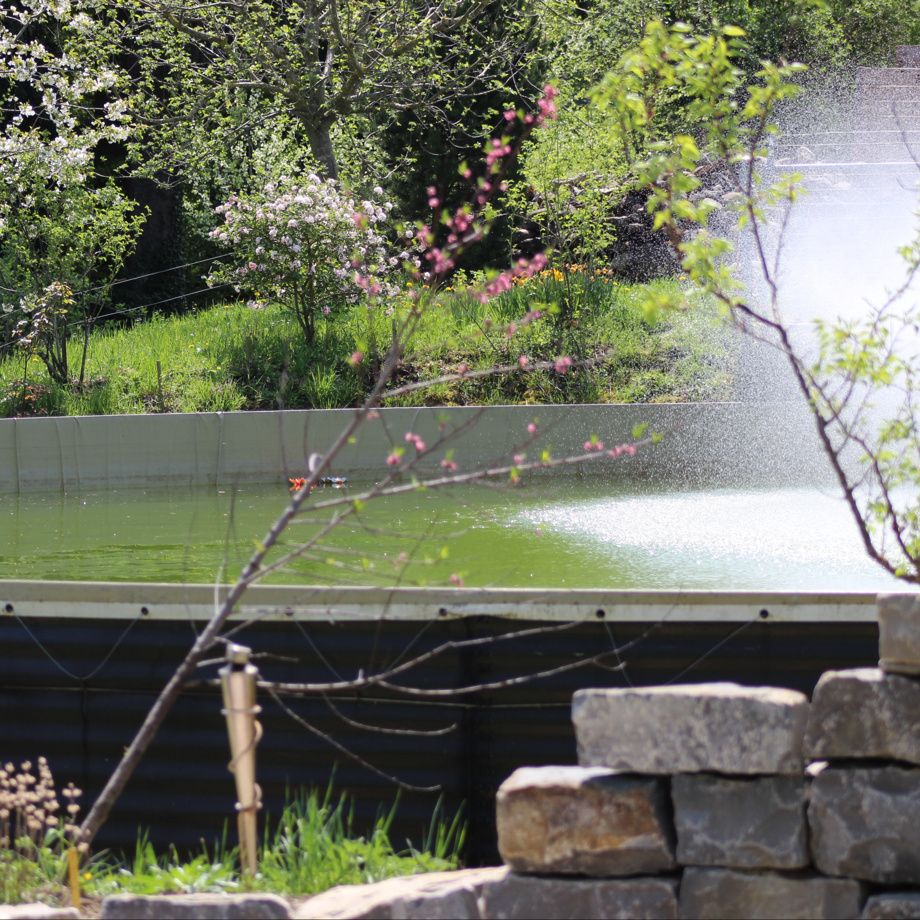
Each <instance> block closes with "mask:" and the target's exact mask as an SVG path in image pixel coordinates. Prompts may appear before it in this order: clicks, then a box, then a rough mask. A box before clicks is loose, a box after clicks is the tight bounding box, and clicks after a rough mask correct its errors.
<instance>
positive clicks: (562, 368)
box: [556, 355, 572, 374]
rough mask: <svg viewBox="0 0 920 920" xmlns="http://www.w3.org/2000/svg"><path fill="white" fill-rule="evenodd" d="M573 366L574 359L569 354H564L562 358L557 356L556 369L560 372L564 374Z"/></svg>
mask: <svg viewBox="0 0 920 920" xmlns="http://www.w3.org/2000/svg"><path fill="white" fill-rule="evenodd" d="M571 366H572V359H571V358H570V357H569V356H568V355H563V356H562V357H561V358H556V370H557V371H558V372H559V373H560V374H564V373H565V372H566V371H567V370H568V369H569V368H570V367H571Z"/></svg>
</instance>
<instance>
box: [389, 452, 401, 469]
mask: <svg viewBox="0 0 920 920" xmlns="http://www.w3.org/2000/svg"><path fill="white" fill-rule="evenodd" d="M387 466H399V454H397V453H396V451H393V453H392V454H390V455H389V456H388V457H387Z"/></svg>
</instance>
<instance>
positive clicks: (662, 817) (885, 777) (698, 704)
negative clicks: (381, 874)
mask: <svg viewBox="0 0 920 920" xmlns="http://www.w3.org/2000/svg"><path fill="white" fill-rule="evenodd" d="M879 625H880V638H881V645H880V657H881V661H880V667H879V668H877V669H875V668H862V669H854V670H850V671H832V672H828V673H827V674H825V675H823V676H822V678H821V680H820V681H819V683H818V685H817V687H816V688H815V693H814V697H813V701H812V703H811V704H810V705H809V702H808V700H807V698H806V697H805V696H804V695H803V694H800V693H797V692H794V691H791V690H781V689H775V688H749V687H741V686H739V685H736V684H725V683H719V684H700V685H689V686H687V685H685V686H679V687H650V688H636V689H624V690H610V689H599V690H582V691H579V692H578V693H576V694H575V697H574V699H573V704H572V718H573V722H574V726H575V734H576V739H577V742H578V762H579V766H577V767H539V768H524V769H521V770H518V771H516V772H515V773H514V774H512V776H511V777H509V779H508V780H506V782H505V783H504V784H503V785H502V787H501V789H500V790H499V794H498V802H497V817H498V821H497V823H498V833H499V850H500V852H501V854H502V857H503V859H504V862H505V863H506V865H507V866H508V867H509V869H510V874H509V875H507V876H505V877H503V880H502V883H501V886H499V887H502V888H504V890H505V891H506V892H507V891H510V889H509V887H508V886H509V885H510V886H512V887H514V888H515V892H516V894H515V897H514V898H511V899H510V900H507V899H506V900H505V902H504V903H505V909H504V910H502V911H500V912H495V913H490V912H488V911H486V912H483V913H482V916H496V917H497V916H502V917H509V918H510V917H516V916H526V912H522V911H519V910H518V909H517V907H515V905H519V906H524V905H526V906H527V907H528V908H534V906H535V905H537V904H538V903H540V898H541V897H543V898H544V899H547V898H548V899H549V900H545V903H546V905H547V908H548V909H549V911H550V913H546V912H545V911H544V912H543V913H542V914H541V915H542V916H550V915H552V916H559V917H562V916H569V917H575V916H589V915H590V916H594V917H620V916H629V917H675V918H677V917H680V918H693V917H700V918H721V917H802V918H806V917H808V918H812V917H813V918H845V917H853V918H858V917H862V918H866V920H868V918H877V920H882V918H907V917H917V918H920V597H918V596H917V595H897V596H895V595H891V596H881V597H880V598H879ZM488 887H489V886H486V889H484V891H483V898H482V899H481V900H480V904H481V907H482V908H487V907H488V903H487V902H488V897H487V895H488ZM550 893H551V895H550ZM509 905H510V906H509ZM550 905H551V906H550ZM566 905H568V912H566ZM576 905H577V908H576Z"/></svg>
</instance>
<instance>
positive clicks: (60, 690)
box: [0, 616, 878, 865]
mask: <svg viewBox="0 0 920 920" xmlns="http://www.w3.org/2000/svg"><path fill="white" fill-rule="evenodd" d="M127 625H128V624H127V622H126V621H118V620H93V619H88V618H80V619H44V618H31V619H29V620H28V621H25V620H22V621H20V620H17V619H16V618H15V617H13V616H5V617H2V618H0V650H2V654H0V663H2V664H0V760H2V761H10V760H12V761H21V760H24V759H31V760H33V761H34V759H35V758H36V757H38V756H39V755H44V756H46V757H47V758H48V760H49V762H50V764H51V768H52V770H53V772H54V774H55V777H56V779H57V781H58V782H59V783H60V784H66V783H67V782H69V781H73V782H75V783H77V784H78V785H80V786H81V788H82V789H84V790H85V796H84V799H85V801H87V802H88V801H90V800H91V798H92V796H93V795H94V794H95V793H96V792H98V790H99V789H100V788H101V786H102V784H103V783H104V781H105V779H106V778H107V777H108V775H109V773H110V772H111V770H112V769H113V767H114V765H115V763H116V762H117V759H118V757H119V755H120V753H121V751H122V750H123V748H124V746H125V745H127V744H128V743H129V741H130V739H131V738H132V736H133V734H134V732H135V730H136V729H137V727H138V726H139V725H140V722H141V721H142V719H143V716H144V714H145V712H146V710H147V708H148V707H149V706H150V704H151V702H152V700H153V698H154V696H155V694H156V693H157V691H158V690H159V688H160V687H161V686H162V685H163V683H164V682H165V681H166V679H167V678H168V676H169V674H170V672H171V669H172V668H173V667H174V666H175V665H176V664H177V663H178V661H179V660H180V659H181V658H182V657H183V655H184V654H185V652H186V651H187V649H188V647H189V645H190V643H191V641H192V638H193V636H192V626H191V624H189V623H177V622H172V623H163V622H159V623H157V622H149V621H143V620H142V621H139V622H137V623H136V624H135V625H134V626H133V627H132V628H131V629H130V630H129V631H128V633H127V635H123V633H124V631H125V628H126V626H127ZM538 625H540V624H536V623H521V622H518V623H515V624H513V625H512V624H509V623H508V622H507V621H501V620H497V619H490V618H484V617H474V618H467V619H463V620H449V621H439V622H436V623H433V624H431V626H430V627H429V628H427V629H426V630H425V631H424V632H423V633H422V634H421V635H420V630H421V629H422V627H421V625H420V624H419V623H407V622H401V623H393V622H391V623H379V622H374V623H370V622H369V623H367V624H363V623H354V622H349V623H340V624H338V625H335V624H330V623H320V624H318V623H310V624H300V626H298V625H297V624H295V623H293V622H288V623H271V624H263V625H260V626H255V627H250V628H248V629H247V630H246V631H245V632H244V633H242V634H240V635H239V636H237V637H235V639H236V641H241V642H244V643H245V644H247V645H249V646H251V647H252V649H253V651H254V652H256V653H261V654H263V655H264V656H265V657H262V658H259V659H258V660H257V663H258V665H259V667H260V670H261V672H262V674H263V676H264V677H265V678H266V679H269V680H286V681H308V680H313V681H315V680H323V679H329V678H332V677H333V676H334V675H333V674H331V673H330V667H331V668H332V669H333V670H334V671H335V672H336V673H338V674H340V675H342V676H343V677H346V678H350V677H354V676H355V675H356V674H357V673H358V671H359V669H362V668H363V669H364V670H365V673H368V672H370V671H372V670H373V669H375V668H379V667H381V666H382V665H385V664H387V663H392V662H393V661H395V660H396V659H397V658H398V657H399V656H400V655H403V654H404V653H406V652H407V649H408V648H409V647H410V643H413V644H412V645H411V649H410V650H409V652H408V654H412V653H417V652H421V651H423V650H425V649H428V648H431V647H433V646H435V645H437V644H439V643H440V642H443V641H444V640H445V639H459V638H466V637H470V636H476V635H483V636H488V635H494V634H498V633H501V632H503V631H506V630H508V629H510V628H514V629H521V628H526V627H535V626H538ZM647 629H648V626H647V624H645V625H638V624H616V625H613V624H607V623H605V622H602V621H598V622H596V623H592V624H587V625H579V626H577V627H576V628H573V629H571V630H569V631H565V632H547V633H544V634H542V635H535V636H528V637H524V638H517V639H514V640H513V641H503V642H498V643H493V644H489V645H483V646H478V647H476V648H472V649H471V648H467V649H464V650H461V651H454V652H450V653H448V654H445V655H443V656H441V657H440V658H438V659H435V660H433V661H431V662H429V663H427V664H425V665H424V666H422V667H420V668H418V669H417V670H416V671H414V672H413V673H412V675H411V676H412V681H413V683H415V684H416V685H420V686H457V685H458V684H460V683H464V682H476V681H492V680H497V679H501V678H503V677H510V676H513V675H517V674H522V673H527V672H532V671H534V670H541V669H546V668H550V667H553V666H555V665H561V664H563V663H566V662H572V661H576V660H577V659H578V658H579V657H585V656H587V655H593V654H596V653H597V652H598V651H599V650H601V649H603V648H607V647H610V643H611V634H613V635H614V636H615V638H616V640H617V642H618V644H621V643H623V642H627V641H629V640H631V639H634V638H635V637H637V636H639V635H641V634H642V633H643V632H644V631H645V630H647ZM736 630H738V624H737V623H721V624H715V623H713V624H708V623H707V624H688V623H675V624H668V623H665V624H662V625H661V626H660V627H659V628H657V629H655V630H654V631H653V632H652V633H651V635H648V636H647V637H646V638H644V639H643V641H641V642H640V643H639V644H638V645H637V646H635V647H634V648H632V649H630V650H629V651H628V652H627V653H626V654H625V655H624V658H625V660H626V661H627V665H628V666H627V671H626V674H627V675H628V678H629V679H630V680H631V681H632V682H634V683H635V684H637V685H643V684H658V683H664V682H666V681H669V680H671V679H673V678H675V677H676V676H678V675H681V673H682V672H683V671H684V669H685V668H687V667H688V666H690V665H693V664H694V662H697V663H696V664H695V665H694V666H693V667H692V668H691V669H690V670H689V671H687V672H686V673H684V674H683V675H682V676H681V677H680V680H682V681H687V682H699V681H704V680H706V681H708V680H736V681H738V682H740V683H745V684H751V685H758V684H771V685H777V686H786V687H794V688H797V689H801V690H804V691H806V692H810V691H811V689H812V688H813V686H814V684H815V682H816V681H817V679H818V676H819V675H820V674H821V673H822V671H824V670H827V669H830V668H841V667H854V666H863V665H872V664H874V663H875V662H876V661H877V657H878V650H877V649H878V633H877V628H876V626H875V625H874V624H850V625H843V624H836V625H834V624H832V625H827V624H823V625H819V624H795V625H790V624H781V623H761V622H756V623H752V624H751V625H750V626H748V627H746V628H743V629H742V630H741V631H740V632H737V633H736V634H735V635H734V636H733V637H732V638H728V637H729V636H731V635H732V633H735V631H736ZM30 632H31V635H30ZM120 637H121V642H120V644H118V645H117V647H116V648H115V650H114V653H113V654H112V655H111V657H110V658H109V659H108V661H106V663H105V664H104V666H103V667H102V668H101V669H100V670H99V671H98V673H96V674H95V675H94V676H92V677H91V678H89V679H81V678H85V676H86V675H88V674H89V673H90V672H92V671H93V670H94V669H95V668H97V666H98V665H99V664H100V662H102V661H103V660H104V659H105V657H106V655H108V654H109V652H110V651H111V650H112V649H113V647H115V646H116V643H118V640H119V638H120ZM727 638H728V641H725V640H726V639H727ZM39 643H41V645H43V646H44V648H45V651H43V650H42V648H41V647H39ZM720 643H723V644H721V645H720ZM316 649H319V650H320V652H321V653H322V657H323V658H324V659H325V661H326V662H327V663H324V662H323V661H322V660H321V659H320V657H319V656H318V655H317V652H316ZM707 653H711V654H709V655H708V657H703V656H706V655H707ZM49 655H50V656H53V657H54V658H55V659H56V661H52V660H51V659H50V658H49ZM701 658H702V660H699V659H701ZM291 659H294V660H291ZM612 663H615V661H614V662H612ZM65 671H66V672H69V673H65ZM214 674H215V668H214V667H211V668H207V669H204V670H203V672H202V676H203V677H205V678H210V677H213V676H214ZM624 680H625V678H624V674H623V672H622V671H616V670H605V669H603V668H600V667H598V666H591V667H588V668H583V669H576V670H572V671H568V672H565V673H562V674H558V675H556V676H554V677H552V678H550V679H544V680H540V681H537V682H535V683H530V684H526V685H524V686H521V687H515V688H513V689H504V690H500V691H490V692H483V693H479V694H475V695H473V696H472V697H467V698H462V699H461V698H453V699H450V700H447V701H444V702H430V701H411V700H408V699H405V698H400V699H392V698H390V699H386V698H384V696H383V694H380V693H367V694H362V695H360V696H356V695H354V694H351V695H346V696H344V697H337V698H335V699H333V700H332V703H333V705H334V706H335V707H337V708H338V710H339V712H340V713H341V715H342V716H345V717H346V718H347V719H349V720H352V721H354V722H357V723H368V724H370V725H373V726H381V725H383V726H391V727H401V728H411V729H415V730H420V729H438V728H442V727H445V726H447V725H450V724H452V723H454V722H456V723H457V729H456V730H455V731H453V732H452V733H450V734H447V735H442V736H437V737H419V736H415V735H393V734H381V733H378V732H373V731H366V730H363V729H361V728H358V727H356V726H355V725H350V724H348V723H347V722H346V721H343V719H342V718H340V717H339V716H338V715H336V713H335V712H334V711H333V710H332V709H331V708H330V706H329V705H328V704H327V702H325V701H324V700H323V699H321V698H312V699H307V700H301V699H293V700H290V701H289V705H290V706H291V708H292V709H294V710H295V711H296V712H297V713H298V714H299V715H300V716H302V717H303V718H304V719H306V720H307V721H308V722H309V723H310V724H311V725H313V726H315V727H316V728H318V729H319V730H321V731H324V732H327V733H329V734H331V735H332V736H333V737H334V738H335V739H336V740H337V741H339V742H340V743H341V744H343V745H345V746H347V747H348V748H349V749H350V750H352V751H354V752H355V753H357V754H358V755H359V756H361V757H363V758H365V759H366V760H368V761H370V762H371V763H373V764H374V766H376V767H377V768H379V769H380V770H382V771H384V772H386V773H391V774H395V775H396V776H398V777H399V778H400V779H402V780H404V781H405V782H409V783H412V784H415V785H420V786H428V785H438V784H439V785H441V786H442V788H443V796H444V802H445V805H446V807H447V811H448V812H449V813H453V812H454V811H455V810H456V809H457V808H458V807H459V806H460V804H461V803H465V808H466V810H467V815H468V817H469V819H470V839H469V846H468V850H467V862H468V864H470V865H475V864H479V863H489V862H493V861H495V860H496V858H497V854H496V850H495V829H494V795H495V790H496V788H497V786H498V784H499V783H500V782H501V781H502V780H503V779H504V778H505V777H506V776H507V775H508V774H509V773H510V772H511V771H512V770H513V769H515V768H516V767H518V766H523V765H540V764H548V763H574V761H575V745H574V736H573V733H572V730H571V726H570V723H569V701H570V698H571V695H572V692H573V691H574V690H576V689H578V688H579V687H588V686H622V685H623V684H624ZM261 703H262V705H263V707H264V712H263V715H262V723H263V725H264V728H265V736H264V739H263V741H262V743H261V745H260V747H259V771H258V772H259V781H260V783H261V785H262V787H263V790H264V792H265V801H266V808H267V810H268V812H270V813H273V814H278V813H279V812H280V809H281V805H282V803H283V800H284V795H285V790H286V789H287V788H291V789H298V788H299V787H301V786H309V785H315V786H320V787H323V788H325V786H326V785H327V783H328V782H329V779H330V776H331V775H332V772H333V769H334V768H335V767H336V765H337V772H336V774H335V782H336V787H337V788H340V789H343V790H348V791H349V792H350V793H351V794H353V795H354V797H355V799H356V803H357V808H356V817H357V822H358V824H359V826H367V825H369V824H370V823H371V822H372V821H373V818H374V816H375V814H376V812H377V809H378V807H379V806H380V805H381V804H384V805H386V804H390V803H392V801H393V799H394V796H395V794H396V790H395V787H394V786H393V785H392V784H391V783H389V782H387V781H386V780H384V779H382V778H380V777H379V776H376V775H375V774H373V773H372V772H370V771H369V770H367V769H366V768H364V767H362V766H360V765H358V764H356V763H354V762H353V761H350V760H348V759H347V758H346V757H345V756H343V755H342V754H341V753H340V752H338V751H336V750H334V749H333V748H332V747H331V746H330V745H328V744H327V743H326V742H324V741H322V740H320V739H319V738H317V737H316V736H314V735H311V734H310V733H309V732H308V731H307V730H305V729H304V728H303V727H301V726H300V725H298V724H296V723H295V722H294V721H293V720H292V719H291V718H290V717H289V716H288V715H286V714H285V713H284V712H282V711H281V710H280V709H279V708H278V706H277V705H276V704H275V703H274V702H273V701H272V700H271V699H270V698H268V697H267V696H266V695H263V696H262V698H261ZM220 705H221V704H220V700H219V693H218V691H217V690H216V689H212V688H210V687H207V686H202V687H198V688H196V689H192V690H190V691H188V692H187V693H186V694H185V695H184V696H183V697H182V699H181V700H180V701H179V703H178V704H177V705H176V707H175V709H174V710H173V712H172V713H171V715H170V716H169V718H168V719H167V721H166V723H165V725H164V726H163V728H162V729H161V731H160V733H159V735H158V736H157V738H156V740H155V742H154V744H153V745H152V747H151V748H150V750H149V751H148V754H147V756H146V757H145V758H144V760H143V762H142V764H141V766H140V768H139V769H138V771H137V773H136V775H135V777H134V778H133V779H132V781H131V783H130V784H129V786H128V788H127V790H126V792H125V794H124V795H123V797H122V799H121V800H120V802H119V803H118V805H117V807H116V808H115V810H114V812H113V814H112V816H111V818H110V821H109V823H108V824H107V826H106V827H105V828H104V830H103V832H102V833H101V834H100V837H99V839H98V845H99V846H109V847H115V848H128V849H133V846H134V842H135V840H136V839H137V831H138V828H139V827H143V828H149V830H150V835H151V839H152V840H153V841H154V842H155V843H157V844H159V845H165V844H167V843H175V844H176V845H177V846H179V847H180V848H191V847H195V846H196V845H197V844H198V842H199V840H201V839H204V840H205V841H207V842H208V843H211V842H212V841H213V840H214V839H215V837H217V836H219V835H220V833H221V830H222V827H223V824H224V821H225V820H227V819H228V818H232V816H233V814H234V812H233V804H234V792H233V784H232V779H231V776H230V774H229V773H228V772H227V769H226V764H227V760H228V748H227V737H226V732H225V728H224V723H223V719H222V717H221V715H220ZM437 799H438V795H437V794H435V793H421V792H403V793H402V794H401V802H400V806H399V810H398V813H397V820H396V823H395V824H394V826H393V831H392V837H393V840H394V842H396V843H402V841H404V840H405V839H406V838H407V837H410V838H412V839H413V840H414V841H416V842H419V841H420V839H421V836H422V834H423V832H424V830H425V829H426V828H427V823H428V819H429V817H430V815H431V812H432V810H433V808H434V805H435V803H436V801H437Z"/></svg>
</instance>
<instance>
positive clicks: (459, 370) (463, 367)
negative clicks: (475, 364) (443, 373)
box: [457, 364, 469, 377]
mask: <svg viewBox="0 0 920 920" xmlns="http://www.w3.org/2000/svg"><path fill="white" fill-rule="evenodd" d="M468 370H469V368H468V367H467V366H466V365H465V364H459V365H458V366H457V373H458V374H459V375H460V376H461V377H462V376H463V375H464V374H465V373H466V372H467V371H468Z"/></svg>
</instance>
